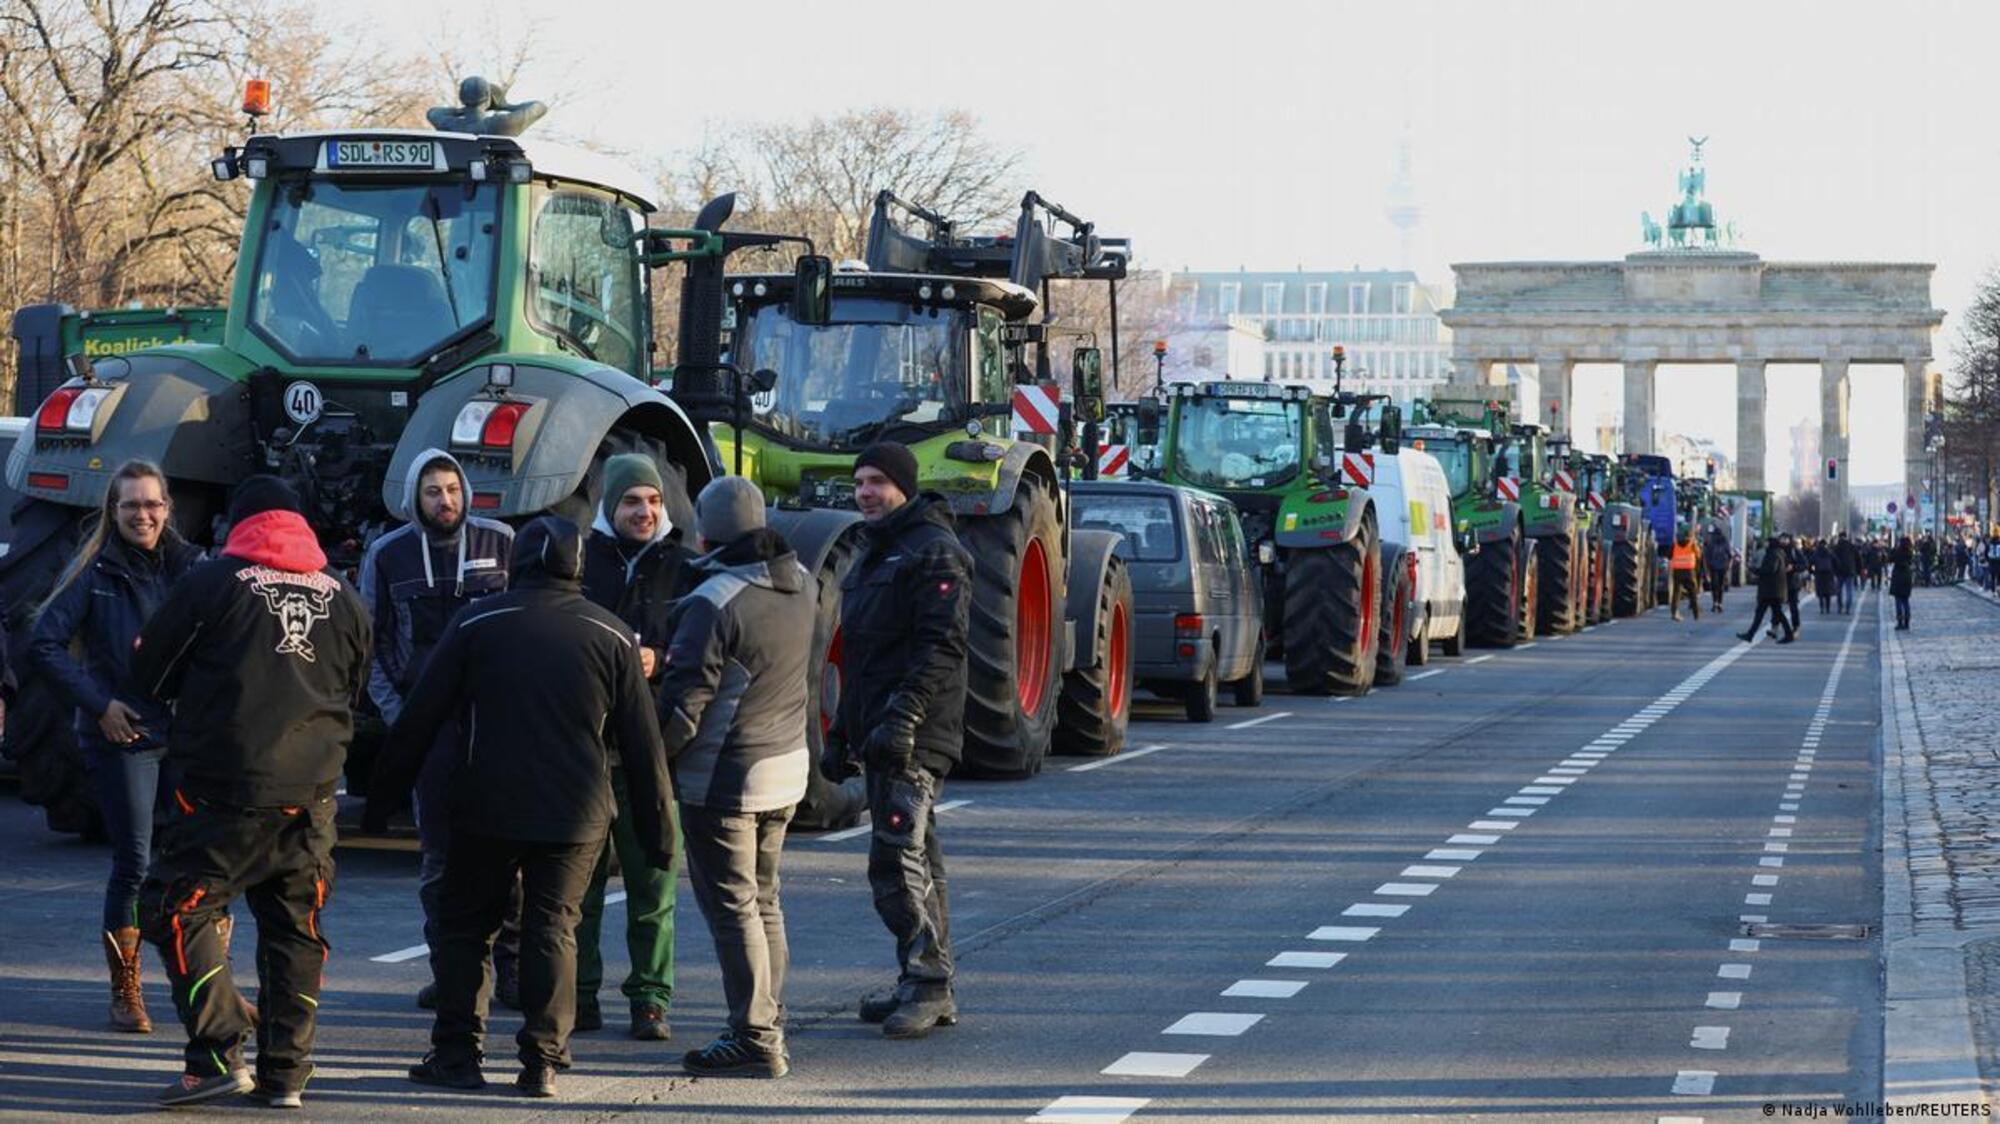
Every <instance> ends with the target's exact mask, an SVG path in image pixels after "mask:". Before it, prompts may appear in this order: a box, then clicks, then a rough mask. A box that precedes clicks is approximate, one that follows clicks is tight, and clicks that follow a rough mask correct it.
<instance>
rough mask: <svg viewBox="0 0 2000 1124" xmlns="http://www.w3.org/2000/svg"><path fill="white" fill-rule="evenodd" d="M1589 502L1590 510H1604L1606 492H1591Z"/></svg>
mask: <svg viewBox="0 0 2000 1124" xmlns="http://www.w3.org/2000/svg"><path fill="white" fill-rule="evenodd" d="M1588 502H1589V503H1590V510H1592V511H1603V510H1604V493H1603V492H1591V493H1590V494H1589V500H1588Z"/></svg>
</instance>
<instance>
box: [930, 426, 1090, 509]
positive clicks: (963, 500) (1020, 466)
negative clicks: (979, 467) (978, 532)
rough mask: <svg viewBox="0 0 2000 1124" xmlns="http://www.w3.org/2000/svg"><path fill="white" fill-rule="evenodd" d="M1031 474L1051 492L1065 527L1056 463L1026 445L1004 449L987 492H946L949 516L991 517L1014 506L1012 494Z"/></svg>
mask: <svg viewBox="0 0 2000 1124" xmlns="http://www.w3.org/2000/svg"><path fill="white" fill-rule="evenodd" d="M1030 474H1033V475H1035V476H1038V477H1040V479H1041V480H1042V481H1043V483H1044V486H1046V487H1049V488H1050V489H1051V490H1053V491H1054V492H1055V497H1056V512H1057V517H1058V518H1059V519H1061V521H1062V523H1063V525H1064V526H1065V527H1067V526H1068V525H1069V515H1068V511H1069V502H1068V497H1067V496H1065V495H1063V493H1062V490H1061V489H1060V488H1056V487H1055V482H1056V480H1057V479H1059V477H1058V476H1057V475H1056V462H1055V460H1054V458H1052V457H1050V456H1049V452H1048V450H1047V449H1044V448H1042V447H1041V446H1040V445H1036V444H1034V443H1032V442H1028V441H1016V442H1014V443H1013V444H1012V445H1009V446H1007V452H1006V454H1005V455H1004V456H1002V457H1001V458H1000V466H999V470H998V475H997V476H996V477H995V478H994V482H993V488H992V490H991V491H985V490H981V491H976V492H948V493H946V496H947V499H948V501H949V503H950V505H951V513H952V514H953V515H992V514H993V513H995V512H1000V511H1005V510H1007V509H1008V508H1010V507H1012V506H1014V493H1015V491H1017V490H1018V489H1019V488H1020V487H1021V481H1022V479H1023V478H1025V477H1027V476H1029V475H1030Z"/></svg>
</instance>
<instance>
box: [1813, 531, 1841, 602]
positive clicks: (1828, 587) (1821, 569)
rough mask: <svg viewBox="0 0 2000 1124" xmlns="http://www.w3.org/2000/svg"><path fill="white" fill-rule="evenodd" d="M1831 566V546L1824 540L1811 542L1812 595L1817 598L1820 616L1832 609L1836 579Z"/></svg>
mask: <svg viewBox="0 0 2000 1124" xmlns="http://www.w3.org/2000/svg"><path fill="white" fill-rule="evenodd" d="M1833 567H1834V562H1833V548H1832V547H1830V546H1828V545H1827V544H1826V543H1825V541H1824V540H1822V541H1820V542H1818V543H1815V544H1813V548H1812V576H1813V596H1814V597H1816V598H1818V599H1819V615H1820V616H1822V617H1823V616H1826V615H1827V614H1828V613H1830V612H1832V611H1833V598H1834V594H1835V592H1836V589H1837V584H1836V583H1837V580H1838V579H1836V578H1835V576H1834V569H1833Z"/></svg>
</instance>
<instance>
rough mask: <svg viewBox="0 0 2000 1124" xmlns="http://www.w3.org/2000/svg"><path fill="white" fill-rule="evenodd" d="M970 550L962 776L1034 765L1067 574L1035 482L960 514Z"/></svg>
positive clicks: (1047, 722)
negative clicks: (995, 506)
mask: <svg viewBox="0 0 2000 1124" xmlns="http://www.w3.org/2000/svg"><path fill="white" fill-rule="evenodd" d="M958 538H959V541H960V542H961V543H963V544H964V545H965V549H966V550H967V551H968V552H969V553H970V554H971V555H972V568H973V575H972V628H971V631H970V634H969V635H968V637H967V652H966V655H967V660H968V662H969V664H970V675H969V677H968V680H967V683H966V691H965V759H964V761H963V762H961V763H960V766H959V770H958V771H959V772H961V773H965V774H969V775H984V776H1008V777H1026V776H1032V775H1034V774H1035V773H1037V772H1039V771H1041V768H1042V758H1043V757H1045V756H1046V755H1047V754H1048V751H1049V740H1050V738H1051V737H1052V735H1053V734H1054V732H1055V725H1056V700H1057V698H1058V696H1059V695H1060V694H1061V690H1062V684H1061V680H1062V650H1061V632H1060V627H1059V626H1060V625H1061V624H1062V619H1061V615H1062V605H1063V601H1064V583H1065V581H1066V578H1067V575H1066V572H1065V561H1064V557H1063V547H1062V527H1061V525H1060V524H1059V523H1057V521H1056V501H1055V497H1054V496H1052V495H1051V494H1050V493H1049V491H1048V489H1047V488H1045V487H1043V486H1042V485H1041V484H1040V483H1039V482H1037V481H1035V480H1033V479H1027V480H1023V481H1022V482H1021V486H1020V488H1019V489H1018V490H1016V491H1015V493H1014V504H1013V506H1012V507H1009V508H1008V509H1007V510H1006V511H1003V512H1000V513H998V514H996V515H985V516H976V517H972V518H967V519H961V520H960V521H959V524H958Z"/></svg>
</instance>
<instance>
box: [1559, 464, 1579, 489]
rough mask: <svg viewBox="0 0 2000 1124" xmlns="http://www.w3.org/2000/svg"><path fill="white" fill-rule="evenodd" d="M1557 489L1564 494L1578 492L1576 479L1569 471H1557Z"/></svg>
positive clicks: (1561, 469) (1560, 469) (1562, 469)
mask: <svg viewBox="0 0 2000 1124" xmlns="http://www.w3.org/2000/svg"><path fill="white" fill-rule="evenodd" d="M1556 488H1557V490H1558V491H1564V492H1574V491H1576V477H1574V476H1572V475H1570V471H1569V469H1566V468H1558V469H1556Z"/></svg>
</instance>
